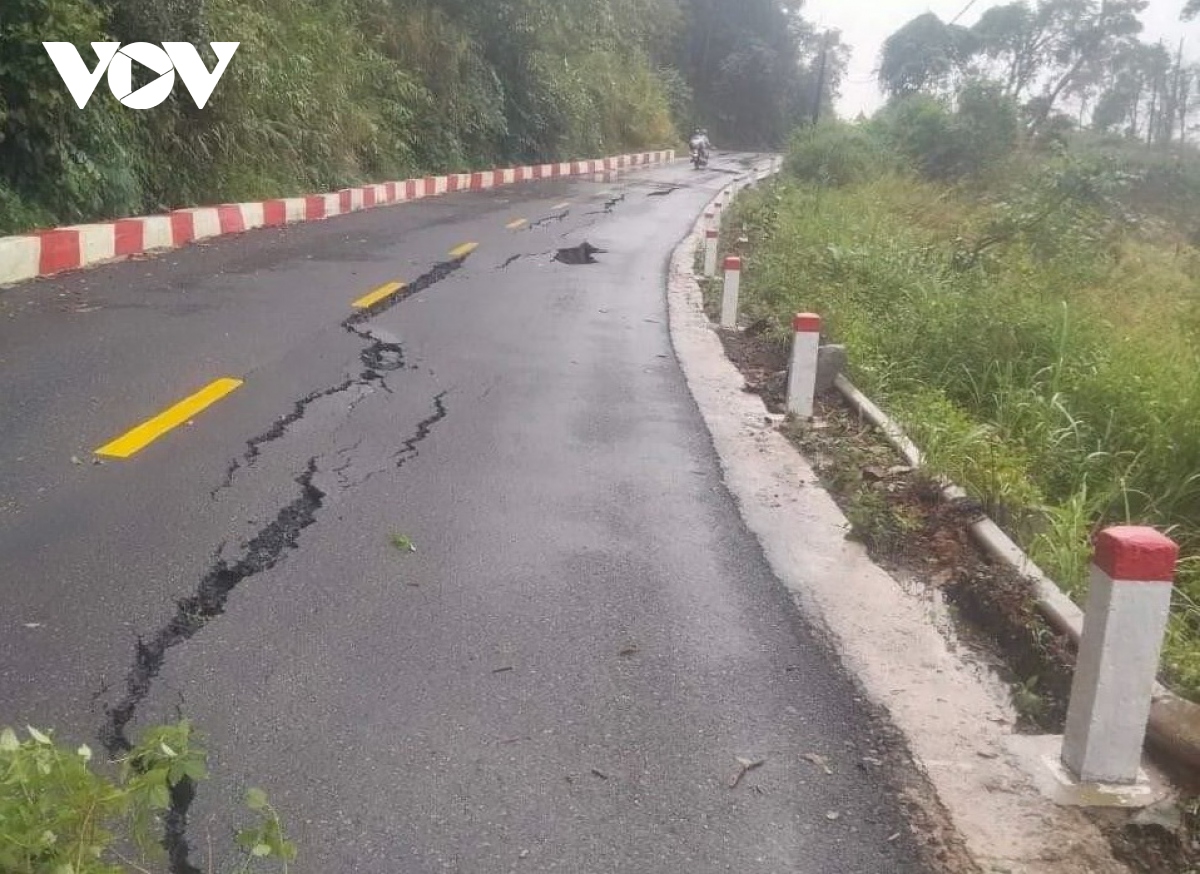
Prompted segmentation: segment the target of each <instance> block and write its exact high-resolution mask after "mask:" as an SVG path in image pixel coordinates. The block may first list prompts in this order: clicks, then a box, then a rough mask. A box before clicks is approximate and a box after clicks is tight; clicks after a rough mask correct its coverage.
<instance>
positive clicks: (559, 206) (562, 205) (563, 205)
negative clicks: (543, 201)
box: [550, 200, 571, 209]
mask: <svg viewBox="0 0 1200 874" xmlns="http://www.w3.org/2000/svg"><path fill="white" fill-rule="evenodd" d="M570 205H571V201H569V200H564V201H563V202H562V203H559V204H556V205H554V206H552V207H550V208H551V209H566V208H567V207H568V206H570Z"/></svg>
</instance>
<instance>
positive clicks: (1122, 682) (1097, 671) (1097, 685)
mask: <svg viewBox="0 0 1200 874" xmlns="http://www.w3.org/2000/svg"><path fill="white" fill-rule="evenodd" d="M1178 557H1179V547H1178V546H1177V545H1176V544H1175V543H1174V542H1173V541H1172V540H1171V539H1170V538H1168V537H1166V536H1164V535H1163V534H1160V533H1159V532H1158V531H1155V530H1154V529H1153V528H1144V527H1135V526H1119V527H1115V528H1107V529H1105V530H1103V531H1101V532H1100V534H1099V535H1098V536H1097V537H1096V540H1095V547H1094V554H1093V557H1092V569H1091V584H1090V588H1089V590H1088V598H1087V608H1086V610H1085V612H1084V620H1083V637H1082V638H1081V639H1080V642H1079V656H1078V658H1077V660H1076V665H1075V676H1074V680H1073V681H1072V683H1071V701H1070V704H1069V705H1068V708H1067V726H1066V731H1065V733H1064V736H1063V745H1062V762H1063V764H1064V765H1065V766H1066V767H1067V769H1068V770H1069V771H1070V772H1071V775H1072V776H1073V777H1075V778H1077V779H1078V780H1079V781H1080V782H1081V783H1108V784H1117V785H1130V784H1134V783H1136V782H1137V780H1138V769H1139V766H1140V764H1141V760H1142V745H1143V743H1144V742H1145V735H1146V723H1147V720H1148V719H1149V716H1150V703H1151V695H1152V692H1153V688H1154V682H1155V677H1156V675H1157V673H1158V659H1159V655H1160V653H1161V650H1162V640H1163V634H1164V632H1165V631H1166V627H1167V617H1168V613H1169V611H1170V608H1171V588H1172V581H1173V580H1174V577H1175V563H1176V561H1177V560H1178Z"/></svg>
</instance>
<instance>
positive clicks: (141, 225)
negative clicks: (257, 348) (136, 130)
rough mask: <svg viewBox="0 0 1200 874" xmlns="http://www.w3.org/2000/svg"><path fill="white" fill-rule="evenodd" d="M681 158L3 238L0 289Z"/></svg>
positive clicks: (190, 212) (618, 161)
mask: <svg viewBox="0 0 1200 874" xmlns="http://www.w3.org/2000/svg"><path fill="white" fill-rule="evenodd" d="M674 159H675V152H674V151H661V152H640V153H637V154H631V155H617V156H614V157H610V158H600V159H596V160H589V161H569V162H566V163H558V164H538V165H532V166H527V167H510V168H506V169H499V170H484V171H482V172H474V173H455V174H451V175H448V176H426V177H422V178H419V179H405V180H403V181H400V182H384V183H380V184H376V185H365V186H362V187H359V188H344V189H342V190H341V191H335V192H331V193H329V194H314V195H310V196H307V197H285V198H278V199H275V200H264V201H259V202H255V203H228V204H222V205H220V206H204V207H196V208H191V209H177V210H173V211H172V212H170V213H167V214H166V215H155V216H145V217H140V218H126V219H118V220H116V221H111V222H103V223H98V224H84V225H73V226H70V227H63V228H54V229H51V230H42V231H33V232H30V233H28V234H22V235H19V236H12V237H0V285H5V284H9V283H13V282H20V281H22V280H26V279H33V278H35V277H38V276H50V275H53V274H55V273H61V272H62V271H64V270H78V269H80V268H83V267H89V266H91V265H94V264H100V263H103V262H106V261H113V260H118V259H122V258H128V257H130V256H133V255H139V254H141V253H143V252H153V251H158V250H163V249H177V248H179V247H181V246H186V245H188V244H189V243H193V242H195V241H197V240H205V239H209V238H211V237H218V236H223V235H226V234H240V233H242V232H244V231H249V230H253V229H254V228H262V227H278V226H281V225H287V224H293V223H296V222H307V221H318V220H320V219H327V218H333V217H334V216H339V215H346V214H348V213H352V212H358V211H359V210H363V209H371V208H373V207H377V206H389V205H392V204H397V203H406V202H408V201H413V200H421V199H422V198H426V197H437V196H439V195H443V194H450V193H452V192H456V191H486V190H488V189H491V188H497V187H500V186H502V185H513V184H516V183H518V182H530V181H534V180H538V179H559V178H564V177H571V176H589V175H594V174H597V173H604V172H612V171H618V170H626V169H629V168H632V167H642V166H646V165H650V164H661V163H664V162H668V161H673V160H674Z"/></svg>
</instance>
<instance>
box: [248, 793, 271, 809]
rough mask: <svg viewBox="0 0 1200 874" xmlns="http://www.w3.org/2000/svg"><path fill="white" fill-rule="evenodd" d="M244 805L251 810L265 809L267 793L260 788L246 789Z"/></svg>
mask: <svg viewBox="0 0 1200 874" xmlns="http://www.w3.org/2000/svg"><path fill="white" fill-rule="evenodd" d="M246 806H247V807H249V808H250V809H251V810H265V809H266V807H267V793H266V792H263V791H262V790H261V789H254V788H250V789H247V790H246Z"/></svg>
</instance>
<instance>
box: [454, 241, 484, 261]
mask: <svg viewBox="0 0 1200 874" xmlns="http://www.w3.org/2000/svg"><path fill="white" fill-rule="evenodd" d="M478 248H479V244H478V243H463V244H462V245H461V246H455V247H454V248H453V249H451V250H450V257H451V258H466V257H467V256H468V255H470V254H471V253H472V252H474V251H475V250H476V249H478Z"/></svg>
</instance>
